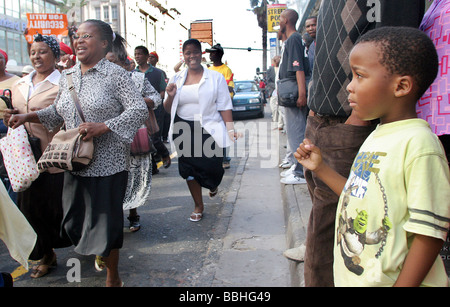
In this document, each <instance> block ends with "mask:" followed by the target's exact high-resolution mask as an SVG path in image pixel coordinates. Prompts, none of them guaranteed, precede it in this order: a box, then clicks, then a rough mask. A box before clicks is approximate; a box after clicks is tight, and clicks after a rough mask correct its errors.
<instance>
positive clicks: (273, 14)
mask: <svg viewBox="0 0 450 307" xmlns="http://www.w3.org/2000/svg"><path fill="white" fill-rule="evenodd" d="M286 8H287V7H286V4H271V5H268V6H267V32H278V31H277V30H275V29H274V27H276V26H278V25H279V24H280V15H281V13H283V11H284V10H285V9H286Z"/></svg>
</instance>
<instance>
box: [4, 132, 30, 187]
mask: <svg viewBox="0 0 450 307" xmlns="http://www.w3.org/2000/svg"><path fill="white" fill-rule="evenodd" d="M0 150H1V151H2V155H3V163H4V165H5V168H6V171H7V172H8V177H9V181H10V183H11V187H12V189H13V191H14V192H22V191H25V190H26V189H28V188H29V187H30V185H31V183H32V182H33V181H34V180H36V178H37V177H39V171H38V169H37V164H36V160H35V159H34V155H33V152H32V151H31V146H30V142H29V141H28V133H27V131H26V130H25V127H24V126H23V125H21V126H19V127H18V128H16V129H11V128H9V129H8V134H7V135H6V137H4V138H2V139H0Z"/></svg>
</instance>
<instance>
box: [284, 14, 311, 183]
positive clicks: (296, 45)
mask: <svg viewBox="0 0 450 307" xmlns="http://www.w3.org/2000/svg"><path fill="white" fill-rule="evenodd" d="M297 21H298V13H297V12H296V11H295V10H292V9H286V10H284V11H283V13H281V15H280V32H281V34H282V35H285V36H286V40H285V43H284V48H283V53H282V54H281V62H280V68H279V70H278V77H279V80H284V79H291V80H295V81H296V83H297V90H298V98H297V101H296V104H295V105H293V106H289V107H288V106H286V107H285V108H284V117H285V129H286V136H287V142H288V147H289V149H290V152H292V153H293V152H295V150H296V149H297V147H298V146H299V145H300V143H301V142H302V141H303V139H304V136H305V127H306V117H307V115H308V108H307V106H306V85H307V84H308V81H309V79H310V77H311V71H310V69H309V61H308V58H307V57H306V56H305V53H306V52H305V46H304V44H303V41H302V36H301V34H300V33H299V32H297V30H296V28H295V25H296V23H297ZM279 94H280V90H279V89H278V95H279ZM278 102H280V99H278ZM289 160H290V162H291V164H292V165H293V166H292V168H291V169H290V170H289V171H288V172H286V175H285V176H284V177H283V178H282V179H281V183H284V184H304V183H306V181H305V179H304V174H303V166H302V165H301V164H300V163H298V161H297V160H296V159H295V158H294V156H293V155H292V154H289Z"/></svg>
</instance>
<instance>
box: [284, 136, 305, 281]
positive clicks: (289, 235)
mask: <svg viewBox="0 0 450 307" xmlns="http://www.w3.org/2000/svg"><path fill="white" fill-rule="evenodd" d="M280 141H281V142H280V157H284V156H285V155H284V154H282V152H285V149H284V148H283V145H282V144H285V137H284V139H281V138H280ZM280 162H281V161H280ZM280 184H281V193H282V195H281V196H282V201H283V208H284V218H285V225H286V246H287V248H288V249H290V248H294V247H298V246H300V245H301V244H304V243H305V241H306V231H307V227H308V220H309V214H310V212H311V207H312V203H311V198H310V196H309V192H308V186H307V185H306V184H298V185H287V184H282V183H280ZM303 264H304V263H303V262H299V261H293V260H289V271H290V274H291V286H292V287H304V284H305V283H304V271H303Z"/></svg>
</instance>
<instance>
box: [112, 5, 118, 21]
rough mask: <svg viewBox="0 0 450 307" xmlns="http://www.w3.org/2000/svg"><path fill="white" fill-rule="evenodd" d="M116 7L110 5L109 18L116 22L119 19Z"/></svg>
mask: <svg viewBox="0 0 450 307" xmlns="http://www.w3.org/2000/svg"><path fill="white" fill-rule="evenodd" d="M118 15H119V14H118V10H117V5H111V18H112V20H116V19H118V18H119V16H118Z"/></svg>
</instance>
